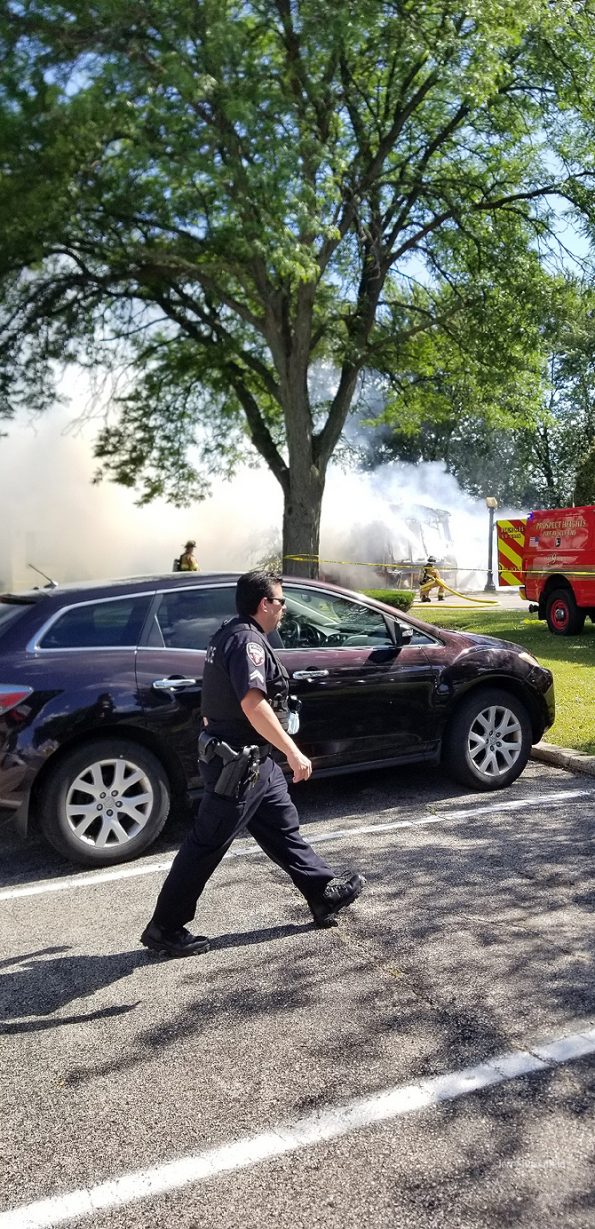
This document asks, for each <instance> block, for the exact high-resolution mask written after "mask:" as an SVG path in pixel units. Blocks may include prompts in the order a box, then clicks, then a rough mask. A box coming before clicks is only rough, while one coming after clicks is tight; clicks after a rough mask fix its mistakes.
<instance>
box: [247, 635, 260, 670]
mask: <svg viewBox="0 0 595 1229" xmlns="http://www.w3.org/2000/svg"><path fill="white" fill-rule="evenodd" d="M246 652H247V654H248V657H249V658H250V661H253V662H254V665H255V666H262V663H263V661H264V649H263V647H262V645H261V644H258V643H257V641H256V640H250V641H249V642H248V644H247V645H246Z"/></svg>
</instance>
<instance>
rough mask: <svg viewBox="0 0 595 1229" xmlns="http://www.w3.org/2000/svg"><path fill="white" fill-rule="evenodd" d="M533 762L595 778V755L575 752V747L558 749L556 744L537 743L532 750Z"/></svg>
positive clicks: (531, 757)
mask: <svg viewBox="0 0 595 1229" xmlns="http://www.w3.org/2000/svg"><path fill="white" fill-rule="evenodd" d="M529 758H530V759H532V760H541V761H542V763H544V764H554V765H555V766H556V768H566V769H568V770H570V771H571V772H584V773H586V774H587V775H588V776H590V777H595V755H585V754H584V753H583V752H582V751H575V749H574V748H573V747H557V746H556V745H555V743H536V744H535V746H534V747H532V748H531V755H530V757H529Z"/></svg>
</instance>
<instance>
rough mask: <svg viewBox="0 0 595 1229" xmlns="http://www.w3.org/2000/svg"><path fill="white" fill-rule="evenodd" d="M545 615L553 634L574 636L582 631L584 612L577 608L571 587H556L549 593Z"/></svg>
mask: <svg viewBox="0 0 595 1229" xmlns="http://www.w3.org/2000/svg"><path fill="white" fill-rule="evenodd" d="M545 617H546V620H547V625H548V627H549V629H550V631H551V632H553V634H554V636H575V635H576V633H577V632H582V630H583V625H584V622H585V612H583V611H582V610H579V608H578V606H577V604H576V602H575V600H574V594H573V593H572V590H571V589H556V591H555V592H554V593H550V595H549V597H548V599H547V605H546V608H545Z"/></svg>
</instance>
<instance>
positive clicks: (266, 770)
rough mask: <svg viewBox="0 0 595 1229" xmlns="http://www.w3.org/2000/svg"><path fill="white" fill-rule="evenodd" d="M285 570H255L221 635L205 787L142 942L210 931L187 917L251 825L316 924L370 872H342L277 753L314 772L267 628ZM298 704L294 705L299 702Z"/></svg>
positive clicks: (325, 922)
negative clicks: (308, 832)
mask: <svg viewBox="0 0 595 1229" xmlns="http://www.w3.org/2000/svg"><path fill="white" fill-rule="evenodd" d="M284 606H285V598H284V597H283V588H282V583H281V578H280V577H279V576H274V575H272V574H271V573H268V572H246V573H245V574H244V575H243V576H240V578H239V580H238V583H237V588H236V609H237V612H238V614H237V617H236V618H234V619H230V620H229V621H228V622H226V623H224V624H223V626H222V627H220V628H219V630H218V631H217V632H216V633H215V635H214V636H213V637H212V639H211V641H210V644H209V648H208V650H207V656H206V661H205V670H204V677H203V691H202V713H203V725H204V727H205V728H204V730H203V732H202V733H201V735H200V738H199V764H200V772H201V776H202V778H203V783H204V794H203V797H202V801H201V803H200V807H199V810H198V815H197V818H196V820H195V823H194V826H193V828H192V831H191V832H190V833H189V835H188V836H187V837H186V840H185V841H184V843H183V844H182V846H181V848H180V850H179V851H178V853H177V855H176V857H175V859H174V862H173V864H172V867H171V870H170V872H169V874H168V876H167V879H166V880H165V883H164V884H163V887H162V889H161V892H160V893H159V897H158V899H157V905H156V907H155V912H154V914H153V917H152V919H151V921H150V922H149V924H148V926H146V927H145V930H144V931H143V933H142V935H141V943H143V944H144V946H145V947H147V948H149V949H150V950H151V951H153V952H156V953H157V954H158V955H160V956H193V955H196V954H198V953H199V952H206V951H208V948H209V941H208V939H206V938H205V937H204V936H202V935H194V934H191V932H190V931H188V930H187V929H186V927H185V923H186V922H189V921H191V919H192V918H193V917H194V914H195V912H196V906H197V903H198V898H199V896H200V894H201V892H202V891H203V888H204V886H205V884H206V883H207V881H208V879H209V878H210V876H211V875H212V874H213V871H214V870H215V869H216V867H217V866H218V865H219V863H220V861H221V859H222V858H223V856H224V854H225V853H226V852H227V850H228V849H229V847H230V845H231V843H232V841H233V840H234V837H236V836H238V834H239V833H240V832H249V833H250V835H251V836H253V837H254V839H255V841H257V843H258V844H259V845H260V847H261V849H262V850H263V851H264V853H266V854H267V856H268V857H269V858H270V859H271V860H272V861H273V862H275V863H276V864H277V865H278V866H280V867H282V869H283V870H284V871H286V872H287V874H288V875H289V876H290V878H291V879H292V880H293V882H294V884H295V886H296V887H297V888H298V889H299V891H300V892H301V893H302V895H303V896H304V897H305V899H306V901H307V903H308V905H309V908H310V910H311V913H312V916H313V918H314V921H315V923H316V925H317V926H333V925H335V922H336V915H337V913H338V912H339V910H340V909H344V908H345V907H346V906H347V905H351V904H352V903H353V901H354V900H355V899H356V898H357V897H358V896H359V894H360V892H361V890H362V888H363V886H364V884H365V879H364V877H363V875H360V874H352V875H351V876H341V877H337V876H335V875H334V874H333V871H332V870H331V869H330V867H329V866H328V865H327V863H326V862H325V861H324V859H323V858H321V857H320V856H319V855H318V854H317V853H315V852H314V850H313V849H311V847H310V846H309V845H308V844H307V843H306V841H305V840H304V839H303V837H302V835H301V833H300V829H299V818H298V813H297V811H296V808H295V806H294V804H293V802H292V801H291V798H290V797H289V791H288V788H287V782H286V780H285V777H284V775H283V772H282V771H281V768H280V767H279V764H277V763H276V762H275V760H274V759H273V758H272V755H271V752H272V750H273V748H276V749H277V751H280V752H282V754H283V755H284V756H285V758H286V759H287V762H288V764H289V767H290V769H291V771H292V773H293V780H294V782H295V781H307V780H308V779H309V778H310V776H311V775H312V764H311V762H310V760H309V759H308V758H307V757H306V756H305V755H302V752H301V751H300V750H299V749H298V747H297V746H296V744H295V743H294V741H293V738H292V737H291V735H290V733H289V730H292V732H295V728H296V725H297V724H299V721H298V720H297V713H296V712H295V708H296V707H298V706H299V702H295V701H293V702H292V698H291V697H289V695H288V692H289V679H288V675H287V671H286V670H285V668H284V666H283V665H282V663H281V662H280V661H279V659H278V658H277V656H276V654H275V652H274V650H273V648H272V647H271V644H270V642H269V640H268V639H267V637H268V636H269V634H270V633H272V632H275V631H276V629H277V628H278V626H279V624H280V622H281V619H282V617H283V610H284ZM290 708H293V710H294V711H290Z"/></svg>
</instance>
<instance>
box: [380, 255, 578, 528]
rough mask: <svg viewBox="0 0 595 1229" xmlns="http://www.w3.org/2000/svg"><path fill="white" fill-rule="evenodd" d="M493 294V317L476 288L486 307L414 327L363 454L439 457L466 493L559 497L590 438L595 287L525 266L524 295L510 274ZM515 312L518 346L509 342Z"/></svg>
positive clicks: (566, 497) (542, 502) (541, 499)
mask: <svg viewBox="0 0 595 1229" xmlns="http://www.w3.org/2000/svg"><path fill="white" fill-rule="evenodd" d="M525 268H526V270H528V265H527V263H525ZM519 272H520V273H521V275H522V270H520V271H519ZM521 280H522V276H521ZM498 295H499V299H500V302H499V309H498V313H497V314H496V315H493V314H492V305H491V302H490V298H489V297H488V298H486V300H485V313H484V311H483V309H482V311H480V312H479V314H478V312H477V311H475V312H473V313H471V312H470V313H468V315H467V317H466V319H465V321H464V322H463V326H462V327H461V326H459V325H456V326H455V328H454V329H453V328H452V327H449V330H448V332H444V333H440V332H438V331H436V332H435V333H434V334H433V335H431V336H425V337H424V338H423V354H422V355H421V356H419V357H418V356H414V357H413V359H410V360H408V363H407V364H403V365H402V368H401V371H400V372H399V374H398V375H396V376H392V377H390V381H386V385H387V386H388V384H389V382H390V390H391V391H390V396H389V398H388V401H387V407H386V409H385V410H384V412H383V414H382V415H381V416H380V418H376V419H375V420H371V425H372V426H373V427H374V430H373V431H369V432H368V436H367V439H366V440H365V441H364V444H363V447H362V455H363V464H364V467H365V468H374V467H375V466H376V465H378V464H380V463H383V462H386V461H390V460H395V459H397V460H401V461H407V462H414V463H415V462H417V461H444V462H445V465H446V469H447V470H448V472H449V473H452V474H454V475H455V476H456V478H457V480H458V481H459V482H460V484H461V486H462V487H463V489H464V490H466V491H468V492H469V493H470V494H471V495H474V496H476V497H481V496H483V495H485V494H486V493H488V492H492V493H494V494H496V495H497V496H498V498H499V500H500V503H501V504H509V505H510V504H514V505H516V506H517V507H519V506H522V507H526V508H531V507H533V508H535V507H540V506H541V507H561V506H564V505H567V504H569V503H572V499H573V491H574V482H575V475H576V472H577V466H578V465H579V463H580V461H581V458H582V456H583V453H584V445H585V442H586V443H587V445H588V444H589V443H590V442H591V441H592V440H595V362H594V358H593V356H594V354H595V291H594V290H593V288H592V287H591V286H589V285H586V284H584V283H579V282H575V281H573V280H571V279H570V278H567V279H562V278H561V277H559V276H556V277H554V276H551V275H548V274H546V273H545V272H544V271H543V270H541V269H540V268H539V267H536V266H535V265H534V266H533V269H532V272H531V277H530V278H529V277H528V276H527V277H526V280H525V286H524V293H523V294H521V286H520V283H519V286H518V287H517V288H516V291H515V288H514V286H513V284H512V283H511V282H510V280H509V282H508V291H507V295H506V296H504V294H503V292H502V291H499V292H498ZM515 313H516V317H517V330H518V331H519V332H522V333H523V335H524V337H525V339H526V342H527V352H526V354H525V355H523V353H522V352H521V351H519V350H516V351H515V347H514V345H510V344H509V342H508V338H509V336H510V335H511V331H512V317H513V316H514V314H515ZM490 327H491V331H492V345H491V349H490V350H489V351H486V350H485V349H484V344H485V338H486V332H487V331H488V330H489V329H490ZM369 421H370V420H369Z"/></svg>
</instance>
